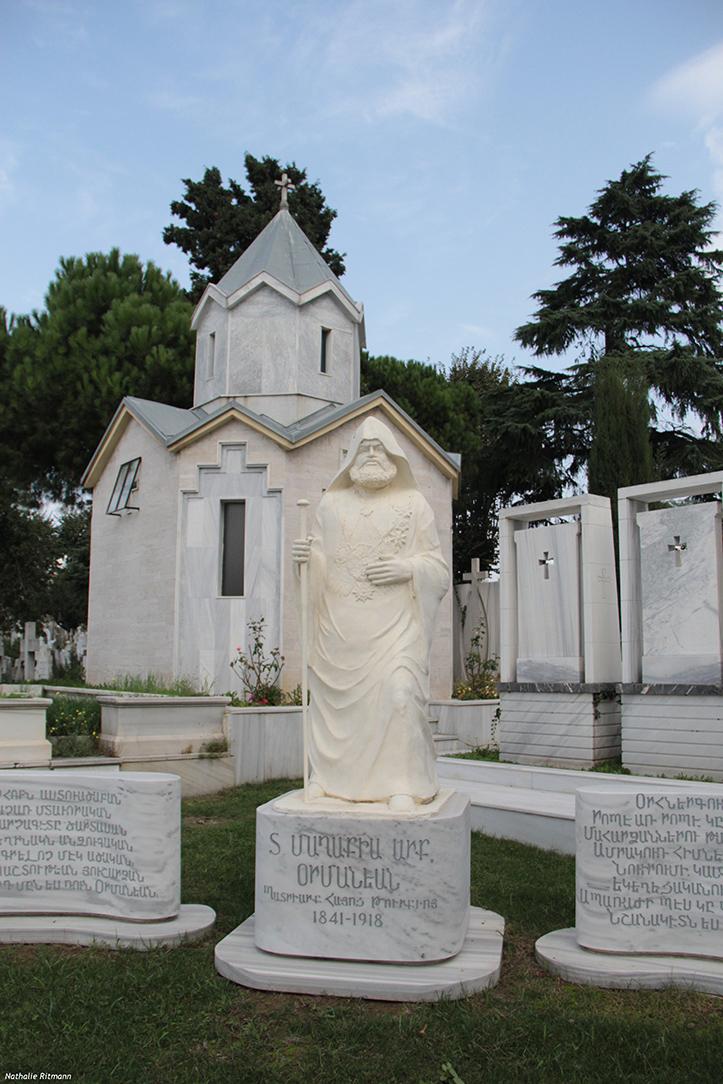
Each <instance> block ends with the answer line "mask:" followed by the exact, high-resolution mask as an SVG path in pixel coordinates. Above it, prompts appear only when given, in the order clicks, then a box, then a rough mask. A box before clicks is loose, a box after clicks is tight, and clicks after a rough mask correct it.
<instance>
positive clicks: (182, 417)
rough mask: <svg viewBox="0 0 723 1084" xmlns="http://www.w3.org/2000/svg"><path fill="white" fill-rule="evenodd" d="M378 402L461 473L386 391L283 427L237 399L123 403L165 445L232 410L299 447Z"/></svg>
mask: <svg viewBox="0 0 723 1084" xmlns="http://www.w3.org/2000/svg"><path fill="white" fill-rule="evenodd" d="M378 398H382V399H385V400H386V401H387V402H388V403H389V404H390V405H391V406H393V407H394V409H395V410H397V411H398V412H399V413H400V414H401V415H402V417H403V418H404V419H405V420H406V421H407V422H409V424H410V425H412V426H414V428H415V429H416V430H417V431H418V432H419V433H421V435H422V436H423V437H424V438H425V440H427V441H429V443H430V444H431V445H432V447H433V448H435V449H436V450H437V451H438V452H439V453H440V455H442V456H444V458H445V459H446V460H447V461H448V462H449V463H451V464H452V466H453V467H455V469H456V470H459V469H460V463H461V459H460V456H459V454H457V453H456V452H447V451H445V450H444V448H441V447H440V446H439V444H437V442H436V441H435V440H433V439H432V437H430V435H429V433H427V432H425V430H424V429H422V427H421V426H420V425H417V423H416V422H415V420H414V418H411V417H410V416H409V414H407V413H406V411H404V410H402V408H401V407H400V406H399V405H398V404H397V403H395V402H394V400H393V399H392V397H391V396H390V395H387V393H386V392H385V391H373V392H370V393H369V394H368V395H363V396H362V397H361V399H355V400H354V402H353V403H345V404H344V405H343V406H336V407H335V406H324V407H321V408H320V409H319V410H315V411H314V412H313V414H307V415H306V417H305V418H300V419H299V420H298V421H296V422H292V424H291V425H282V424H281V423H280V422H277V421H275V420H274V419H273V418H270V417H269V416H268V415H267V414H258V413H257V412H256V411H255V410H251V408H250V407H247V406H244V404H243V403H239V402H238V401H237V400H235V399H231V400H229V401H228V402H226V403H223V404H222V405H221V406H218V407H216V408H215V409H214V410H211V411H208V410H202V409H201V408H200V407H196V408H195V409H194V410H181V409H180V408H179V407H172V406H167V405H166V404H165V403H154V402H152V401H151V400H150V399H136V398H132V397H130V396H128V397H126V399H124V403H126V404H127V405H128V407H129V409H130V410H131V411H132V412H133V413H134V414H135V415H136V417H138V418H139V419H140V420H141V421H144V422H145V423H146V424H147V425H148V427H149V428H151V429H153V430H154V431H155V432H156V433H157V434H158V436H159V438H160V439H161V440H162V441H163V442H164V444H166V445H170V444H174V443H175V442H176V441H177V440H180V439H181V438H182V437H187V436H189V435H190V434H191V433H193V431H194V430H195V429H200V428H201V426H203V425H205V424H206V422H208V421H210V420H212V419H214V418H218V417H220V416H221V415H222V414H224V413H226V412H227V411H229V410H232V409H233V410H236V411H238V413H239V414H242V415H246V416H247V417H248V418H250V419H251V420H252V421H256V422H260V423H261V424H262V425H264V426H265V427H266V428H267V429H270V430H271V431H272V432H274V433H278V434H279V436H282V437H284V438H285V439H286V440H288V441H289V442H290V443H291V444H297V443H298V442H299V441H302V440H305V439H306V438H307V437H310V436H313V435H314V433H315V432H317V431H318V430H320V429H323V428H324V427H325V426H327V425H329V423H330V422H335V421H341V420H342V419H343V418H344V417H345V416H346V415H347V414H351V413H352V412H353V411H355V410H357V409H358V408H359V407H364V406H366V404H367V403H371V402H372V401H373V400H375V399H378Z"/></svg>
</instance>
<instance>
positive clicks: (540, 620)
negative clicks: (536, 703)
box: [514, 523, 584, 682]
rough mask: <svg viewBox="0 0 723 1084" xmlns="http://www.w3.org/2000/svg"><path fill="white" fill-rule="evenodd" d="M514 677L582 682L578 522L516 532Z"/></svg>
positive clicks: (530, 679) (523, 680)
mask: <svg viewBox="0 0 723 1084" xmlns="http://www.w3.org/2000/svg"><path fill="white" fill-rule="evenodd" d="M514 540H515V545H516V547H517V597H518V605H519V631H518V657H517V680H518V681H520V682H526V681H535V682H536V681H582V679H583V676H584V674H583V653H582V639H581V614H580V525H579V524H578V523H558V524H555V525H554V526H549V527H532V528H530V529H529V530H527V531H517V532H516V533H515V536H514Z"/></svg>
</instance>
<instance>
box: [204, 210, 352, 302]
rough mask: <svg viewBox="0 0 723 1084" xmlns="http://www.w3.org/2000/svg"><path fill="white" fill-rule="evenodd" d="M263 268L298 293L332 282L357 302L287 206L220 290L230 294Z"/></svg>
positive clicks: (220, 284) (252, 246)
mask: <svg viewBox="0 0 723 1084" xmlns="http://www.w3.org/2000/svg"><path fill="white" fill-rule="evenodd" d="M263 272H266V273H267V274H269V275H271V276H272V277H273V278H275V279H277V280H278V281H279V282H281V283H283V284H284V286H288V287H289V288H290V289H291V290H295V291H296V293H297V294H305V293H306V292H307V290H312V289H313V288H314V287H315V286H321V285H322V284H323V283H325V282H331V283H333V284H334V285H335V286H337V287H338V288H339V289H340V290H341V292H342V293H343V294H344V296H345V297H346V298H347V300H349V301H351V303H352V305H355V306H356V303H355V302H354V300H353V298H351V297H350V296H349V294H348V293H347V292H346V290H345V289H344V287H343V286H342V284H341V283H340V282H339V279H338V278H337V277H336V275H335V274H334V272H333V271H332V270H331V268H330V267H329V265H328V264H327V263H326V261H325V260H324V258H323V256H321V254H320V253H319V252H318V251H317V250H316V249H315V248H314V246H313V245H312V243H311V241H310V240H309V238H308V237H307V236H306V234H305V233H304V231H303V230H302V229H301V227H300V226H299V225H298V224H297V222H296V220H295V219H294V217H293V215H291V214H290V213H289V211H288V210H287V209H286V208H285V207H282V208H281V210H280V211H279V212H278V213H277V214H276V215H274V217H273V218H272V219H271V221H270V222H269V224H268V225H267V226H265V227H264V229H263V230H262V231H261V233H260V234H259V235H258V237H257V238H256V240H255V241H253V242H252V243H251V244H250V245H249V247H248V248H247V249H246V250H245V252H244V253H243V254H242V255H241V256H239V258H238V259H237V260H236V263H235V264H233V266H232V267H231V268H229V270H228V271H227V272H226V274H225V275H224V276H223V278H222V279H221V281H220V282H219V283H218V284H217V285H218V288H219V290H221V292H222V293H224V294H226V296H227V297H229V296H230V295H231V294H233V293H235V292H236V290H239V289H240V288H241V287H242V286H245V285H246V283H247V282H250V281H251V280H252V279H253V278H255V277H256V276H257V275H260V274H262V273H263Z"/></svg>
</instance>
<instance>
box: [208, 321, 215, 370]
mask: <svg viewBox="0 0 723 1084" xmlns="http://www.w3.org/2000/svg"><path fill="white" fill-rule="evenodd" d="M215 369H216V332H215V331H212V332H211V334H210V335H209V336H208V375H209V377H212V376H213V374H214V371H215Z"/></svg>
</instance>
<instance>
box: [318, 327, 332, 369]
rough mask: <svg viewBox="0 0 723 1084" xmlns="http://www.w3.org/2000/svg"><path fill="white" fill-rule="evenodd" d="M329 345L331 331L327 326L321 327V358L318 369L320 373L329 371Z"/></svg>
mask: <svg viewBox="0 0 723 1084" xmlns="http://www.w3.org/2000/svg"><path fill="white" fill-rule="evenodd" d="M330 345H331V331H330V329H329V328H328V327H323V328H322V329H321V359H320V362H319V369H320V370H321V372H322V373H328V371H329V347H330Z"/></svg>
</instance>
